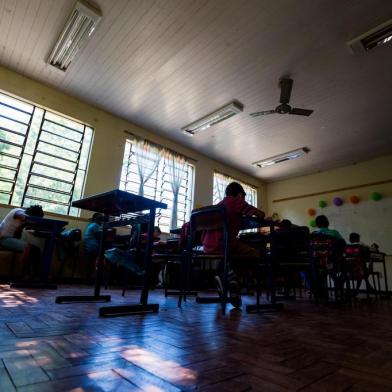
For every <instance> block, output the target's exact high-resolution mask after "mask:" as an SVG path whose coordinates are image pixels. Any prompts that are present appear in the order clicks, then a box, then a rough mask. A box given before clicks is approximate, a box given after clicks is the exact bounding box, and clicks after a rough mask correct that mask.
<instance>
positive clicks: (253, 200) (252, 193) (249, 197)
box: [213, 172, 257, 206]
mask: <svg viewBox="0 0 392 392" xmlns="http://www.w3.org/2000/svg"><path fill="white" fill-rule="evenodd" d="M233 181H235V182H238V183H239V184H241V185H242V187H243V188H244V190H245V193H246V198H245V200H246V201H247V202H248V203H249V204H251V205H252V206H257V189H256V188H254V187H253V186H251V185H249V184H245V183H243V182H241V181H238V180H236V179H235V178H232V177H230V176H227V175H225V174H222V173H218V172H214V189H213V203H214V204H218V203H219V202H220V201H221V200H222V199H223V197H224V191H225V189H226V186H227V185H229V184H230V183H231V182H233Z"/></svg>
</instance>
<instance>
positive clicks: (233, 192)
mask: <svg viewBox="0 0 392 392" xmlns="http://www.w3.org/2000/svg"><path fill="white" fill-rule="evenodd" d="M225 194H226V196H232V197H241V198H242V199H245V196H246V193H245V191H244V188H243V187H242V185H241V184H239V183H238V182H231V183H230V184H229V185H227V187H226V192H225Z"/></svg>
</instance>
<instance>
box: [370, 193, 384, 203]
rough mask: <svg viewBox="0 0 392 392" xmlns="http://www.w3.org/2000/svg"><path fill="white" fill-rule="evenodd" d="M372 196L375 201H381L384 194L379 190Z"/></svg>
mask: <svg viewBox="0 0 392 392" xmlns="http://www.w3.org/2000/svg"><path fill="white" fill-rule="evenodd" d="M370 197H371V199H372V200H374V201H380V200H381V199H382V195H381V193H379V192H373V193H372V194H371V196H370Z"/></svg>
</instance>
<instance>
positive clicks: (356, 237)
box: [350, 233, 361, 244]
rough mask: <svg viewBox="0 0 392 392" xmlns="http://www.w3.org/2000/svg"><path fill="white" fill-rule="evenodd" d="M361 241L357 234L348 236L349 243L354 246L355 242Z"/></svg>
mask: <svg viewBox="0 0 392 392" xmlns="http://www.w3.org/2000/svg"><path fill="white" fill-rule="evenodd" d="M360 240H361V237H360V235H359V234H358V233H351V234H350V242H351V243H352V244H355V243H356V242H359V241H360Z"/></svg>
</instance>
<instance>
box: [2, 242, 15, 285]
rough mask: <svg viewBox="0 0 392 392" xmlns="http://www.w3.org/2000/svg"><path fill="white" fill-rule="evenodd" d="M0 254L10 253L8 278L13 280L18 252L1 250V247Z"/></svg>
mask: <svg viewBox="0 0 392 392" xmlns="http://www.w3.org/2000/svg"><path fill="white" fill-rule="evenodd" d="M0 252H8V253H12V259H11V263H10V270H9V276H10V278H13V277H14V275H15V264H16V259H17V257H18V252H15V251H13V250H11V249H7V248H3V247H2V246H0Z"/></svg>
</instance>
